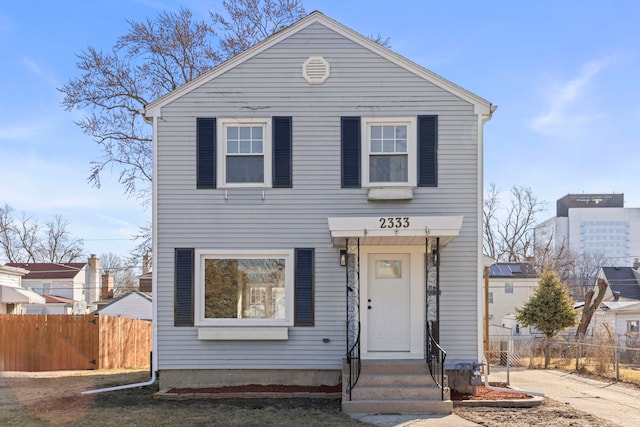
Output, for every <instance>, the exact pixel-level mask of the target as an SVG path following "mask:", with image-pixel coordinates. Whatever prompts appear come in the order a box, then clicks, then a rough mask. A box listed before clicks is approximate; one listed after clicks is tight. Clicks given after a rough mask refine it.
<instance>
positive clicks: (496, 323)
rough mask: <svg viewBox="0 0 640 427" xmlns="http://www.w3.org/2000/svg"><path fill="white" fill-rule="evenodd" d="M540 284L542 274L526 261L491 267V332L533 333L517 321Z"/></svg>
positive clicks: (507, 333) (509, 334)
mask: <svg viewBox="0 0 640 427" xmlns="http://www.w3.org/2000/svg"><path fill="white" fill-rule="evenodd" d="M537 287H538V274H537V273H536V271H535V270H534V268H533V267H532V266H530V265H529V264H526V263H496V264H493V265H491V266H490V267H489V331H490V332H489V334H490V336H491V337H494V336H495V335H501V336H505V335H507V336H523V335H533V334H535V331H534V330H533V329H532V328H523V327H520V325H518V323H517V322H516V320H515V315H516V310H515V308H516V307H518V308H521V307H522V306H523V305H524V303H526V302H527V301H528V300H529V298H530V297H531V295H533V293H534V291H535V289H536V288H537Z"/></svg>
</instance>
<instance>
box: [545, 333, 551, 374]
mask: <svg viewBox="0 0 640 427" xmlns="http://www.w3.org/2000/svg"><path fill="white" fill-rule="evenodd" d="M550 361H551V337H550V336H549V335H547V342H546V345H545V346H544V369H549V362H550Z"/></svg>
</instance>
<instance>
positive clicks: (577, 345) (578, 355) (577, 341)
mask: <svg viewBox="0 0 640 427" xmlns="http://www.w3.org/2000/svg"><path fill="white" fill-rule="evenodd" d="M579 367H580V338H576V372H577V371H578V370H579Z"/></svg>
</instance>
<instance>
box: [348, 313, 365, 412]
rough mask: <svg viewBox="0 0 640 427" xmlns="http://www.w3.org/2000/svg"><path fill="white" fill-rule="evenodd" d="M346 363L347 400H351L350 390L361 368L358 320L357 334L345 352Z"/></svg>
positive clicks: (356, 380) (358, 376)
mask: <svg viewBox="0 0 640 427" xmlns="http://www.w3.org/2000/svg"><path fill="white" fill-rule="evenodd" d="M347 363H348V364H349V381H348V383H347V393H349V400H351V391H352V390H353V388H354V387H355V386H356V383H357V382H358V379H359V378H360V371H361V369H362V361H361V359H360V323H359V322H358V334H357V337H356V342H355V343H353V345H352V346H351V348H350V349H349V351H348V352H347Z"/></svg>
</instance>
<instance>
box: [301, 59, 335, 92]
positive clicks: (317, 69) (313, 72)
mask: <svg viewBox="0 0 640 427" xmlns="http://www.w3.org/2000/svg"><path fill="white" fill-rule="evenodd" d="M329 73H330V67H329V63H328V62H327V60H326V59H324V58H323V57H322V56H311V57H309V58H308V59H307V60H306V61H304V64H302V76H303V77H304V79H305V80H306V81H307V83H309V84H312V85H321V84H322V83H324V82H326V81H327V79H328V78H329Z"/></svg>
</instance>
